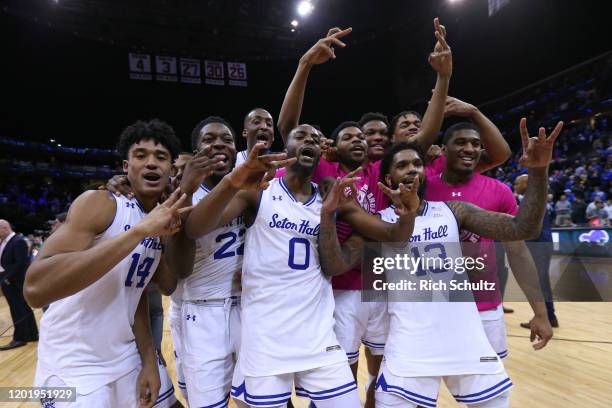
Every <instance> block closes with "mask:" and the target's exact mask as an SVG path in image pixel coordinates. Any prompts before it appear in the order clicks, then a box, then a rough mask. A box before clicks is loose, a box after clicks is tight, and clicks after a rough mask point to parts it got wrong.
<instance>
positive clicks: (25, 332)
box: [0, 220, 38, 350]
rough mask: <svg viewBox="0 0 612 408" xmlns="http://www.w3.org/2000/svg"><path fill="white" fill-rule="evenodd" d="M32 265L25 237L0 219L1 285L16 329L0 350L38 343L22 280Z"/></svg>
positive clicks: (34, 322) (33, 319)
mask: <svg viewBox="0 0 612 408" xmlns="http://www.w3.org/2000/svg"><path fill="white" fill-rule="evenodd" d="M29 265H30V260H29V258H28V244H27V243H26V241H25V239H24V237H23V236H22V235H17V234H15V232H14V231H13V229H12V228H11V224H10V223H9V222H8V221H6V220H0V286H2V293H3V294H4V297H5V298H6V301H7V303H8V304H9V308H10V310H11V318H12V319H13V325H14V326H15V330H14V332H13V340H12V341H11V342H10V343H8V344H6V345H4V346H0V350H10V349H13V348H17V347H21V346H25V344H26V343H27V342H29V341H38V328H37V327H36V319H35V318H34V313H33V312H32V309H30V306H28V304H27V303H26V301H25V299H24V297H23V281H24V279H25V272H26V269H28V266H29Z"/></svg>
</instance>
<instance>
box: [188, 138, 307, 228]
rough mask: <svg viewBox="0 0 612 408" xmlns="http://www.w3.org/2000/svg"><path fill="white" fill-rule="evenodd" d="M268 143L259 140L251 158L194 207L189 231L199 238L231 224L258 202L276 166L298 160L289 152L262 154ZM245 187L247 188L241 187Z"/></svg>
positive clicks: (189, 222) (189, 218)
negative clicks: (260, 153)
mask: <svg viewBox="0 0 612 408" xmlns="http://www.w3.org/2000/svg"><path fill="white" fill-rule="evenodd" d="M265 147H266V146H265V143H257V144H256V145H255V146H254V147H253V149H251V152H250V153H249V157H248V158H247V160H246V161H245V162H244V163H243V164H241V165H240V166H238V167H236V168H235V169H234V170H232V172H231V173H229V174H227V175H226V176H225V177H223V179H222V180H221V181H220V182H219V184H217V185H216V186H215V188H213V189H212V190H211V191H210V193H208V194H207V195H206V197H204V198H203V199H202V200H200V202H199V203H198V204H197V205H196V206H195V207H194V208H193V210H192V211H191V214H189V217H188V218H187V223H186V225H185V232H186V234H187V237H188V238H191V239H195V238H198V237H201V236H203V235H205V234H208V233H209V232H211V231H212V230H214V229H216V228H219V227H220V226H222V225H225V224H227V223H228V222H230V221H231V220H232V219H234V218H236V217H238V216H239V215H241V214H243V213H244V212H245V210H248V209H254V208H255V207H256V206H257V198H258V196H259V193H258V190H262V189H265V188H267V187H268V184H269V182H270V180H271V179H272V178H274V174H275V172H276V169H278V168H279V167H283V166H287V165H289V164H292V163H294V162H295V160H296V159H295V158H292V159H286V157H287V155H286V154H285V153H278V154H269V155H264V156H259V152H260V151H261V150H263V149H265ZM241 190H243V191H241Z"/></svg>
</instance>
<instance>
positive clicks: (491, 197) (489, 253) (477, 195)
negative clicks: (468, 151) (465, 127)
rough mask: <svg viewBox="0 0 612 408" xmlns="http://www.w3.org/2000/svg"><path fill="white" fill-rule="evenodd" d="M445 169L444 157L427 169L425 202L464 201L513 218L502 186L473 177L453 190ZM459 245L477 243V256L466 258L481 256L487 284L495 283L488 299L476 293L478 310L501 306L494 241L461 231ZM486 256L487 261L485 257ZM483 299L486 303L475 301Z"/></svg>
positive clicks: (509, 196) (512, 200)
mask: <svg viewBox="0 0 612 408" xmlns="http://www.w3.org/2000/svg"><path fill="white" fill-rule="evenodd" d="M445 166H446V157H445V156H441V157H439V158H437V159H436V160H435V161H434V163H432V165H431V166H428V168H426V177H427V184H426V187H425V199H426V200H429V201H452V200H457V201H466V202H468V203H472V204H474V205H477V206H478V207H480V208H483V209H485V210H489V211H496V212H500V213H505V214H510V215H516V213H517V212H518V207H517V205H516V200H515V198H514V195H513V194H512V191H510V188H509V187H508V186H506V185H505V184H503V183H501V182H500V181H497V180H495V179H492V178H490V177H486V176H483V175H481V174H477V173H474V175H473V176H472V178H471V179H470V180H469V181H468V182H467V183H465V184H459V185H456V186H453V185H451V184H448V183H446V182H445V181H444V180H442V177H441V175H442V171H443V170H444V167H445ZM461 241H462V242H473V243H480V248H479V250H478V251H477V253H474V254H466V253H464V255H469V256H481V257H484V258H485V259H486V261H485V264H486V268H487V269H486V271H487V272H486V276H484V278H485V279H486V280H487V281H488V282H495V288H496V289H497V290H496V293H495V295H494V296H491V294H490V292H486V291H482V292H481V291H475V292H474V297H475V299H476V304H477V306H478V310H480V311H483V310H490V309H494V308H496V307H497V306H499V304H501V293H500V291H499V281H498V278H497V265H496V259H495V258H496V257H495V244H494V241H493V240H491V239H489V238H485V237H481V236H478V235H476V234H474V233H472V232H469V231H466V230H461ZM485 255H486V257H485ZM478 299H484V300H486V301H478Z"/></svg>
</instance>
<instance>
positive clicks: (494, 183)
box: [475, 174, 512, 193]
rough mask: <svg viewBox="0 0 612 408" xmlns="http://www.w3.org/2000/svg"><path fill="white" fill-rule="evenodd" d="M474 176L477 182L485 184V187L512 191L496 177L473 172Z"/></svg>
mask: <svg viewBox="0 0 612 408" xmlns="http://www.w3.org/2000/svg"><path fill="white" fill-rule="evenodd" d="M475 177H476V178H477V179H478V181H479V183H481V184H483V185H485V186H486V187H487V188H494V189H496V191H503V192H506V191H509V192H510V193H512V190H511V189H510V187H508V185H507V184H505V183H502V182H501V181H499V180H498V179H496V178H493V177H489V176H485V175H484V174H475Z"/></svg>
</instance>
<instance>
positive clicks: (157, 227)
mask: <svg viewBox="0 0 612 408" xmlns="http://www.w3.org/2000/svg"><path fill="white" fill-rule="evenodd" d="M178 197H179V191H176V192H175V193H173V194H172V195H171V196H170V198H168V200H166V201H165V202H164V203H163V204H162V205H159V206H157V207H156V208H155V209H154V210H153V211H151V212H150V213H149V214H148V215H147V216H146V217H144V218H143V219H142V220H141V221H140V222H139V223H138V224H136V225H134V226H132V228H130V229H129V230H127V231H125V232H124V233H122V234H119V235H117V236H116V237H114V238H111V239H109V240H106V241H104V242H102V243H100V244H98V245H96V246H93V247H92V245H93V241H94V238H95V237H96V235H97V234H99V233H101V232H103V231H105V230H106V229H107V228H108V227H109V226H110V225H111V223H112V222H113V219H114V216H115V210H116V208H115V207H116V204H115V200H114V198H112V197H111V196H110V194H109V193H108V192H105V191H87V192H85V193H83V194H82V195H81V196H79V198H77V199H76V200H75V202H74V203H73V204H72V206H71V207H70V211H69V212H68V216H67V217H66V222H65V224H64V225H63V226H62V228H60V229H58V230H57V231H56V232H55V233H54V234H52V235H51V236H50V237H49V238H48V239H47V241H46V242H45V245H44V246H43V248H42V250H41V252H40V253H39V254H38V257H37V258H36V260H34V262H33V263H32V265H30V267H29V268H28V271H27V272H26V278H25V285H24V296H25V298H26V300H27V301H28V303H29V304H30V305H31V306H32V307H42V306H44V305H48V304H50V303H51V302H53V301H56V300H59V299H62V298H65V297H67V296H70V295H73V294H75V293H77V292H79V291H81V290H83V289H85V288H86V287H88V286H89V285H91V284H92V283H94V282H95V281H97V280H98V279H100V278H101V277H102V276H103V275H104V274H106V273H107V272H108V271H110V270H111V269H112V268H113V267H114V266H115V265H117V264H118V263H119V262H120V261H121V260H122V259H123V258H125V257H126V256H128V255H129V254H130V252H132V250H133V249H134V248H136V246H137V245H138V244H139V243H140V242H141V241H142V240H143V239H144V238H146V237H152V236H162V235H171V234H174V233H176V231H177V230H178V225H179V224H180V222H179V221H178V220H179V216H180V213H179V207H180V206H181V205H182V204H183V202H184V201H185V198H186V197H185V196H184V195H183V196H182V197H181V198H180V199H179V198H178ZM92 214H95V217H92Z"/></svg>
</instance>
